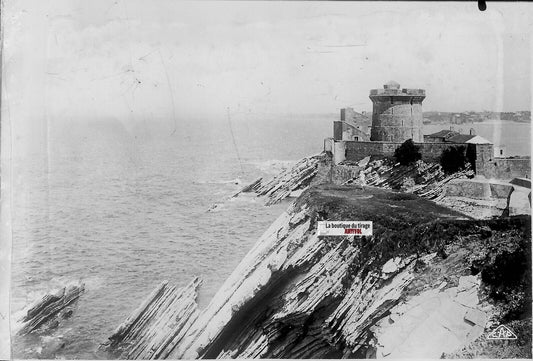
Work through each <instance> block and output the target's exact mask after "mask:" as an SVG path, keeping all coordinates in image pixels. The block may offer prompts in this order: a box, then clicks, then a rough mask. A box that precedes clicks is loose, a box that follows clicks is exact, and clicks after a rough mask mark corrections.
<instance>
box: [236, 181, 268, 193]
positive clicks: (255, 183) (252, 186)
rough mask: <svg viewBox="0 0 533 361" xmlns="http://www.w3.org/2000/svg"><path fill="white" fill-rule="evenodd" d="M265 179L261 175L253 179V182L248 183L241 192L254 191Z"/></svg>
mask: <svg viewBox="0 0 533 361" xmlns="http://www.w3.org/2000/svg"><path fill="white" fill-rule="evenodd" d="M262 180H263V178H262V177H259V178H257V179H256V180H255V181H253V182H252V183H250V184H248V185H247V186H246V187H244V188H243V189H241V192H240V193H249V192H253V191H254V189H256V188H258V187H259V186H260V185H261V181H262Z"/></svg>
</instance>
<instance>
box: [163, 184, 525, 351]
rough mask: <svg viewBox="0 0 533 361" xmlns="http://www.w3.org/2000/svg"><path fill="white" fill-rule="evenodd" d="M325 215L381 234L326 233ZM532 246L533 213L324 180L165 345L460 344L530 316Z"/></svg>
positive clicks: (371, 347) (354, 347)
mask: <svg viewBox="0 0 533 361" xmlns="http://www.w3.org/2000/svg"><path fill="white" fill-rule="evenodd" d="M326 219H327V220H371V221H373V222H374V235H373V236H372V237H366V238H365V237H362V238H353V237H319V236H317V234H316V222H317V221H319V220H326ZM529 247H530V218H529V217H507V218H501V219H494V220H472V219H468V218H466V217H464V216H463V215H462V214H460V213H457V212H454V211H452V210H450V209H447V208H445V207H441V206H439V205H437V204H435V203H433V202H430V201H428V200H425V199H421V198H420V197H417V196H416V195H412V194H406V193H396V192H390V191H386V190H381V189H377V188H368V189H364V190H362V189H361V187H358V186H331V185H321V186H314V187H311V188H310V189H308V190H307V191H306V192H305V193H304V194H303V195H302V196H301V197H300V198H299V199H298V200H297V201H296V202H295V203H294V204H293V205H292V206H291V207H290V208H289V209H288V210H287V212H285V213H284V214H283V215H282V216H280V217H279V218H278V220H277V221H276V222H275V223H274V224H273V225H272V226H271V227H270V228H269V229H268V230H267V232H265V234H264V235H263V236H262V237H261V238H260V239H259V241H258V242H257V243H256V244H255V246H254V247H253V248H252V250H250V252H249V253H248V254H247V256H246V257H245V258H244V259H243V261H242V262H241V263H240V264H239V266H238V267H237V268H236V270H235V271H234V272H233V273H232V275H231V276H230V277H229V278H228V279H227V280H226V282H225V283H224V285H223V286H222V287H221V289H220V290H219V292H218V293H217V294H216V295H215V296H214V298H213V300H212V301H211V303H210V304H209V305H208V306H207V307H206V309H205V310H203V311H202V312H201V313H200V315H199V316H198V318H196V319H195V320H194V321H193V322H192V324H191V325H190V327H189V328H188V329H187V330H186V331H184V334H181V333H180V336H179V337H177V338H175V339H172V341H171V343H172V347H171V351H170V352H168V353H167V354H166V355H163V354H161V355H160V356H159V357H167V358H172V359H179V358H252V357H253V358H331V357H333V358H341V357H348V358H360V357H413V356H420V357H439V356H441V355H442V354H443V353H445V354H452V353H453V352H458V350H460V349H462V348H464V347H468V345H470V344H472V343H473V342H475V340H477V339H478V338H479V337H481V336H482V335H483V333H484V332H486V331H487V329H489V328H490V327H493V326H494V325H496V324H498V323H500V322H509V321H510V320H513V319H523V318H524V317H525V318H527V317H530V314H531V313H530V311H529V316H528V313H527V312H528V309H530V301H531V294H530V290H531V287H530V279H531V265H530V263H527V261H526V260H530V253H527V252H530V250H529V251H528V249H529ZM519 254H522V255H523V257H522V258H520V259H521V260H523V262H522V261H521V262H518V263H517V262H515V263H512V264H509V263H508V261H509V260H510V259H511V258H513V257H514V258H515V259H516V257H517V255H519ZM528 255H529V256H528ZM513 267H514V268H513ZM498 275H499V276H498ZM527 280H529V288H528V287H527V285H528V283H527V282H528V281H527ZM506 287H507V288H506ZM502 292H504V293H505V294H508V295H510V296H509V297H510V298H509V299H506V298H505V297H503V298H502V295H501V294H502ZM513 292H514V293H513ZM528 307H529V308H528ZM529 346H531V343H529ZM168 349H170V348H168Z"/></svg>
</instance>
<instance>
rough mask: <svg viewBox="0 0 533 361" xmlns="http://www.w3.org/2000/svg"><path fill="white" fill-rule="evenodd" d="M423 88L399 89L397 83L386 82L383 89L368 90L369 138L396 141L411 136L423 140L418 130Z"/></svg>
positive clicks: (415, 140)
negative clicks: (370, 113)
mask: <svg viewBox="0 0 533 361" xmlns="http://www.w3.org/2000/svg"><path fill="white" fill-rule="evenodd" d="M425 97H426V92H425V90H423V89H405V88H404V89H400V84H398V83H397V82H395V81H390V82H388V83H387V84H385V85H384V86H383V89H372V90H371V91H370V99H371V100H372V103H373V111H372V131H371V134H370V140H371V141H383V142H386V141H389V142H400V143H402V142H403V141H405V140H407V139H412V140H413V141H414V142H415V143H422V142H423V141H424V134H423V133H422V120H423V115H422V101H423V100H424V98H425Z"/></svg>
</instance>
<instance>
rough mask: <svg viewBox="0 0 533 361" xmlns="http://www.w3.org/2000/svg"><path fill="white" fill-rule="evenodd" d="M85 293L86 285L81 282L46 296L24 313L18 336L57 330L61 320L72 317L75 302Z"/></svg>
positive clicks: (18, 327) (18, 326) (18, 325)
mask: <svg viewBox="0 0 533 361" xmlns="http://www.w3.org/2000/svg"><path fill="white" fill-rule="evenodd" d="M84 292H85V285H84V284H83V283H81V282H80V283H76V284H70V285H67V286H64V287H62V288H60V289H58V290H54V291H52V292H50V293H48V294H46V295H44V296H43V297H42V298H41V299H39V300H38V301H36V302H35V303H33V304H32V305H30V306H29V307H27V309H26V310H24V311H23V312H22V313H23V316H22V317H21V318H20V319H19V320H18V324H17V329H18V330H17V332H16V333H17V335H19V336H24V335H27V334H29V333H33V332H37V331H42V330H44V329H54V328H57V326H59V323H60V322H61V320H63V319H66V318H69V317H70V316H71V315H72V313H73V312H74V309H75V308H74V305H75V302H76V301H77V300H78V298H79V297H80V296H81V295H82V294H83V293H84Z"/></svg>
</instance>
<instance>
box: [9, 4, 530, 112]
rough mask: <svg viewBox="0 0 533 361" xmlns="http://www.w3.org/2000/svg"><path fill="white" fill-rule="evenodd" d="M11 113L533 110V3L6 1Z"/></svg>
mask: <svg viewBox="0 0 533 361" xmlns="http://www.w3.org/2000/svg"><path fill="white" fill-rule="evenodd" d="M4 3H5V4H4V9H3V10H4V11H3V22H4V29H5V34H4V51H3V65H4V66H3V74H2V76H3V84H2V86H3V88H2V104H3V105H4V107H3V116H4V117H5V116H6V112H8V114H7V115H8V116H9V117H10V118H11V119H16V120H17V121H25V120H27V121H29V122H33V121H35V119H42V118H48V119H70V120H71V121H76V120H77V119H88V118H91V119H99V118H102V119H105V118H108V117H113V118H118V119H122V120H124V121H126V120H131V121H135V120H140V119H144V120H146V119H156V118H168V117H172V118H178V119H179V118H183V117H202V116H209V117H213V118H215V119H218V118H220V119H221V120H225V117H224V114H226V112H227V111H228V110H229V111H231V112H232V113H239V114H252V115H253V114H255V115H256V114H287V113H290V114H300V113H301V114H309V113H338V110H339V108H342V107H346V106H351V107H353V108H355V109H356V110H359V111H361V110H371V108H372V105H371V102H370V100H369V98H368V94H369V91H370V89H373V88H381V87H382V86H383V84H385V83H386V82H387V81H389V80H395V81H397V82H399V83H400V84H401V86H402V87H406V88H423V89H425V90H426V94H427V97H426V100H425V101H424V103H423V106H424V110H440V111H467V110H475V111H481V110H493V111H514V110H529V109H530V108H531V35H530V33H531V22H532V20H531V19H533V17H532V16H531V15H532V14H531V9H532V7H531V5H529V4H527V3H518V4H517V3H511V4H505V3H496V4H495V3H491V2H489V3H488V9H487V11H484V12H481V11H479V10H478V9H477V4H476V3H475V2H465V3H450V2H443V3H434V2H429V3H425V2H411V3H409V2H407V3H400V4H398V3H392V2H371V3H361V2H245V1H240V2H226V1H222V2H210V1H201V2H184V1H169V0H156V1H136V0H127V1H124V0H110V1H107V0H96V1H86V0H57V1H50V0H34V1H29V0H17V1H14V0H11V1H10V0H6V1H5V2H4Z"/></svg>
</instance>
